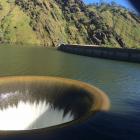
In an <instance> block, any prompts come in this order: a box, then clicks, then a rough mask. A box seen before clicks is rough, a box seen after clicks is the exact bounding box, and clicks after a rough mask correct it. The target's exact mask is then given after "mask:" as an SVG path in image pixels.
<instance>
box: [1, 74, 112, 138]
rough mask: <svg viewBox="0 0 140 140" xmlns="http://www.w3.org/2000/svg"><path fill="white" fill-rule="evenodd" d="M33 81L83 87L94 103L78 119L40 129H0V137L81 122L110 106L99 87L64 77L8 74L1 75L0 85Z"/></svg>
mask: <svg viewBox="0 0 140 140" xmlns="http://www.w3.org/2000/svg"><path fill="white" fill-rule="evenodd" d="M33 81H44V82H45V81H51V82H52V83H53V82H54V83H55V82H58V83H61V84H63V85H66V86H70V87H71V86H76V87H77V88H80V89H84V90H85V91H87V92H88V93H89V94H90V95H91V96H92V97H93V99H92V100H93V102H94V104H93V105H92V106H91V108H90V109H89V111H88V113H86V114H85V115H84V116H81V117H80V118H79V119H76V120H73V121H70V122H67V123H63V124H60V125H55V126H51V127H47V128H41V129H33V130H20V131H0V137H1V136H10V135H15V134H16V135H18V134H19V135H21V134H29V135H32V134H34V133H46V132H47V131H53V130H55V129H59V128H63V127H68V126H71V125H74V124H77V123H80V122H83V121H84V120H86V119H88V118H89V116H90V115H93V113H96V112H100V111H108V110H109V108H110V101H109V98H108V97H107V95H106V94H105V93H104V92H103V91H101V90H100V89H98V88H96V87H94V86H92V85H90V84H87V83H84V82H81V81H77V80H71V79H66V78H60V77H49V76H10V77H1V78H0V85H1V84H7V83H13V82H33Z"/></svg>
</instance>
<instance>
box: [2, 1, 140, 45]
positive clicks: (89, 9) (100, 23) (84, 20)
mask: <svg viewBox="0 0 140 140" xmlns="http://www.w3.org/2000/svg"><path fill="white" fill-rule="evenodd" d="M139 40H140V18H139V17H138V16H136V15H135V14H134V13H131V12H129V11H128V10H126V9H124V8H122V7H118V6H113V5H106V4H102V5H99V6H97V5H90V6H87V5H85V4H84V3H83V1H82V0H7V1H4V0H0V42H1V43H2V42H4V43H20V44H36V45H42V46H55V45H57V44H59V43H62V42H64V43H71V44H75V43H76V44H97V45H103V46H107V47H121V48H125V47H135V48H138V47H139V46H140V41H139Z"/></svg>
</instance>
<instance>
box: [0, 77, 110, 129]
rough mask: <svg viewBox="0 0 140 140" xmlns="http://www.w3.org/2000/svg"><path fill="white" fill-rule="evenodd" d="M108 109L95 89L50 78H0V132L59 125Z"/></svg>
mask: <svg viewBox="0 0 140 140" xmlns="http://www.w3.org/2000/svg"><path fill="white" fill-rule="evenodd" d="M108 108H109V100H108V98H107V97H106V95H105V94H104V93H102V92H101V91H100V90H99V89H96V88H95V87H92V86H90V85H88V84H86V83H82V82H80V81H75V80H68V79H63V78H52V77H35V76H31V77H29V76H28V77H27V76H25V77H9V78H0V131H3V130H4V131H7V130H11V131H13V130H18V131H19V130H33V129H41V128H48V127H51V126H57V125H63V124H64V123H67V122H71V121H74V120H79V119H80V118H82V117H84V116H86V115H87V114H89V113H91V112H92V113H94V112H97V111H100V110H107V109H108Z"/></svg>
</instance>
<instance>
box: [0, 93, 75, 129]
mask: <svg viewBox="0 0 140 140" xmlns="http://www.w3.org/2000/svg"><path fill="white" fill-rule="evenodd" d="M7 95H8V94H5V96H7ZM5 96H4V98H5ZM71 120H73V116H72V115H71V113H68V114H67V115H65V116H64V111H63V110H57V109H53V108H52V107H51V106H50V104H49V103H46V101H39V102H36V101H35V102H34V103H31V102H29V101H28V102H23V101H19V102H18V104H17V106H8V107H7V108H5V109H1V110H0V130H29V129H39V128H44V127H49V126H53V125H58V124H62V123H65V122H69V121H71Z"/></svg>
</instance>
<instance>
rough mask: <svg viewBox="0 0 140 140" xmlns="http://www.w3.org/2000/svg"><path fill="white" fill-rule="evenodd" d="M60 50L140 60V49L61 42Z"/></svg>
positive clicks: (107, 57) (115, 58)
mask: <svg viewBox="0 0 140 140" xmlns="http://www.w3.org/2000/svg"><path fill="white" fill-rule="evenodd" d="M58 50H61V51H64V52H68V53H73V54H78V55H84V56H90V57H99V58H106V59H113V60H121V61H130V62H138V63H139V62H140V50H139V49H137V50H136V49H122V48H105V47H97V46H94V45H93V46H91V45H89V46H88V45H86V46H85V45H69V44H61V45H60V46H59V47H58Z"/></svg>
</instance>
